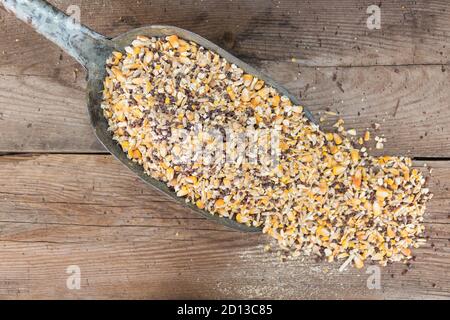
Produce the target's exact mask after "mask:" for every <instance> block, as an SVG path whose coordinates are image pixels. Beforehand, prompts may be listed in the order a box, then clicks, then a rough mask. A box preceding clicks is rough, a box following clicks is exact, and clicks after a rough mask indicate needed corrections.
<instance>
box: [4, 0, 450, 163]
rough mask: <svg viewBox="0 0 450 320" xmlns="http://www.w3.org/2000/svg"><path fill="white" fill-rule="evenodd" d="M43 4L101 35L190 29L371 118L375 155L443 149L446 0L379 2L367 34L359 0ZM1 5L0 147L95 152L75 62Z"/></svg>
mask: <svg viewBox="0 0 450 320" xmlns="http://www.w3.org/2000/svg"><path fill="white" fill-rule="evenodd" d="M52 3H53V4H55V5H56V6H58V7H59V8H61V9H65V8H67V7H68V6H69V4H70V5H79V7H80V10H81V11H80V12H81V20H82V22H83V23H86V24H87V25H89V26H91V27H92V28H93V29H95V30H98V31H99V32H102V33H104V34H107V35H110V36H112V35H117V34H119V33H121V32H125V31H127V30H129V29H131V28H134V27H138V26H142V25H146V24H156V23H161V24H163V23H165V24H173V25H177V26H181V27H184V28H187V29H190V30H193V31H195V32H198V33H199V34H201V35H203V36H205V37H207V38H209V39H211V40H213V41H215V42H217V43H219V44H221V45H223V46H224V47H225V48H227V49H228V50H230V51H231V52H233V53H235V54H237V55H238V56H239V57H241V58H243V59H245V60H247V61H248V62H250V63H251V64H253V65H255V66H257V67H259V68H260V69H262V70H263V71H264V72H265V73H267V74H269V75H272V76H273V77H274V78H276V79H277V80H278V81H279V82H280V83H282V84H285V85H286V86H287V87H288V88H289V89H290V91H291V92H293V93H294V94H296V95H299V96H300V97H301V99H302V101H303V102H304V104H305V106H307V107H309V108H310V109H311V110H312V111H314V112H315V113H316V114H318V112H320V111H323V110H325V109H326V108H330V109H332V110H337V111H339V112H340V116H342V117H343V118H344V119H345V120H346V122H347V123H348V125H349V126H354V127H356V128H357V129H360V131H362V130H365V128H367V127H370V125H371V124H372V123H373V122H379V123H381V124H382V125H383V126H382V128H381V130H380V133H379V134H380V135H381V134H385V135H386V137H387V138H388V139H389V140H390V141H391V142H390V143H388V144H387V145H386V150H385V151H384V152H386V153H389V154H408V155H410V156H413V157H449V156H450V153H449V152H450V151H449V150H450V148H449V146H450V143H449V137H450V132H449V130H450V129H448V126H446V123H448V122H449V120H450V114H449V113H450V108H449V103H448V101H450V99H449V98H450V97H449V95H450V93H449V90H447V88H448V87H449V85H450V76H449V75H450V73H449V71H448V70H447V69H448V66H446V65H444V64H448V56H449V50H450V45H446V44H447V43H449V41H448V40H449V36H450V35H449V30H450V19H448V18H449V17H450V8H448V7H449V5H448V4H447V2H446V1H436V0H433V1H414V2H413V1H386V2H382V13H383V15H382V19H383V20H382V21H383V24H382V25H383V26H384V27H382V29H381V30H375V31H370V32H369V31H368V29H367V28H366V25H365V19H366V16H367V14H366V13H365V9H366V8H367V5H368V4H369V2H367V3H365V2H364V1H363V2H361V1H356V0H345V1H340V2H339V5H338V6H336V5H333V6H330V4H329V1H328V0H321V1H293V0H290V1H280V2H272V1H235V2H227V1H205V2H202V1H183V2H178V1H172V2H166V1H151V2H147V1H137V2H134V1H125V2H124V1H107V0H103V1H89V2H86V1H84V2H82V1H70V3H69V1H66V0H64V1H62V0H60V1H52ZM366 4H367V5H366ZM99 12H101V15H99V14H98V13H99ZM0 14H1V19H0V26H3V27H4V28H3V29H4V33H3V35H4V37H2V40H1V41H0V136H1V137H2V139H0V152H3V153H8V152H64V153H69V152H82V153H85V152H104V149H103V147H102V146H101V145H100V144H99V143H98V142H97V141H96V139H95V137H94V135H93V132H92V130H91V129H90V126H89V123H88V117H87V112H86V109H85V93H84V87H85V82H84V77H85V74H84V72H83V70H81V68H80V66H78V65H77V64H76V63H75V62H74V60H73V59H71V58H70V57H68V56H67V55H66V54H64V53H63V52H62V51H61V50H60V49H58V48H56V47H55V45H53V44H51V43H49V42H48V41H47V40H46V39H44V38H43V37H42V36H40V35H38V34H36V33H34V32H32V31H31V29H29V28H28V27H27V26H26V25H25V24H23V23H21V22H19V21H17V20H16V19H15V18H14V17H13V16H12V15H9V14H7V13H6V12H4V11H2V10H0ZM268 17H270V19H269V18H268ZM335 29H336V30H335ZM363 35H364V36H363ZM315 41H319V42H320V46H319V45H318V44H314V42H315ZM372 51H373V52H372ZM371 52H372V53H371ZM374 52H375V53H376V54H375V53H374ZM292 57H296V60H295V62H292V61H291V58H292ZM330 59H331V60H330ZM379 64H381V65H389V64H391V65H400V66H377V65H379ZM441 64H442V65H441ZM327 65H329V66H330V67H320V68H316V67H314V66H327ZM350 65H352V66H359V67H348V66H350ZM307 66H312V67H307ZM335 66H340V67H335ZM399 124H401V125H399Z"/></svg>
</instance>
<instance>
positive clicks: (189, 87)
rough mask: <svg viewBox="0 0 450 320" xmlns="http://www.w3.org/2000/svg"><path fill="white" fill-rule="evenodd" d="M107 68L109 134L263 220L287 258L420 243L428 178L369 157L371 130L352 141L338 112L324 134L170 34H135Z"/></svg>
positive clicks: (262, 88) (378, 256)
mask: <svg viewBox="0 0 450 320" xmlns="http://www.w3.org/2000/svg"><path fill="white" fill-rule="evenodd" d="M107 73H108V75H107V77H106V78H105V81H104V92H103V97H104V100H103V103H102V108H103V110H104V116H105V117H106V118H107V119H108V122H109V128H110V130H111V131H112V134H113V138H114V139H115V140H117V142H118V143H119V144H120V145H121V146H122V148H123V150H124V152H126V153H128V157H129V158H130V159H133V161H136V162H138V163H139V164H141V165H142V166H143V167H144V169H145V171H146V172H147V173H148V174H149V175H150V176H152V177H154V178H156V179H158V180H161V181H164V182H165V183H167V185H168V186H169V187H171V188H173V189H174V191H175V192H177V195H178V196H180V197H185V198H186V201H189V202H192V203H195V204H196V205H197V206H198V207H199V208H201V209H205V210H207V211H209V212H210V213H211V214H217V215H220V216H224V217H229V218H230V219H236V220H237V221H238V222H240V223H244V224H247V225H253V226H261V227H262V228H263V232H264V233H267V234H268V235H270V236H271V237H273V238H275V239H276V240H277V241H278V243H279V245H280V247H281V248H283V249H284V250H286V251H288V252H289V253H290V255H292V256H296V255H299V254H301V253H304V254H314V255H318V256H321V257H324V258H326V259H327V260H328V261H330V262H331V261H333V260H336V259H339V260H340V259H343V260H344V261H345V264H349V263H353V264H354V265H355V266H356V267H358V268H361V267H363V265H364V260H373V261H378V262H379V263H380V264H382V265H385V264H386V263H387V262H391V261H401V260H406V259H410V258H411V257H412V254H411V249H410V248H411V247H417V246H419V244H420V243H421V242H423V241H424V240H423V239H422V238H421V237H422V235H423V231H424V226H423V223H422V221H423V214H424V210H425V203H426V202H427V200H428V199H430V198H431V194H430V193H429V191H428V189H427V188H425V187H424V184H425V179H424V178H423V176H422V174H421V173H420V172H419V171H418V170H417V169H413V168H411V165H412V164H411V160H410V159H408V158H405V157H389V156H383V157H372V156H370V155H368V154H367V151H366V147H365V146H364V144H365V143H366V142H367V140H369V138H370V137H369V134H368V133H366V134H364V137H361V138H360V139H357V138H354V135H355V132H354V130H349V131H346V130H345V129H344V127H343V121H338V123H336V125H335V128H336V130H335V132H332V133H331V132H329V133H325V132H322V131H321V130H320V129H319V127H318V126H317V125H315V124H313V123H311V122H310V121H308V119H307V118H306V117H305V115H304V113H303V108H302V107H301V106H295V105H293V104H292V103H291V101H290V100H289V99H288V98H287V97H285V96H282V95H280V94H279V93H278V92H277V91H276V90H275V89H274V88H271V87H270V86H268V85H266V84H265V83H264V81H262V80H260V79H258V78H256V77H254V76H253V75H250V74H246V73H245V72H244V71H243V70H242V69H240V68H239V67H237V66H236V65H233V64H230V63H229V62H227V61H226V60H225V59H224V58H222V57H220V56H219V55H218V54H216V53H214V52H212V51H210V50H207V49H205V48H203V47H201V46H199V45H197V44H196V43H194V42H189V41H184V40H182V39H179V38H178V37H177V36H175V35H173V36H169V37H165V38H147V37H143V36H139V37H137V39H136V40H134V41H133V43H132V44H131V46H129V47H127V48H126V49H125V52H124V53H121V52H114V53H113V55H112V56H111V57H110V58H109V59H108V61H107ZM380 139H381V138H380ZM382 142H384V141H381V142H380V141H377V144H378V145H379V144H380V143H382ZM199 151H200V152H199Z"/></svg>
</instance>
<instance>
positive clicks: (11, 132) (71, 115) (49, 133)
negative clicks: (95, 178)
mask: <svg viewBox="0 0 450 320" xmlns="http://www.w3.org/2000/svg"><path fill="white" fill-rule="evenodd" d="M258 66H259V67H260V68H261V69H262V70H263V71H264V72H266V73H267V74H270V75H271V76H272V77H274V78H275V79H276V80H278V81H279V82H280V83H282V84H284V85H285V86H286V87H287V88H288V89H289V91H291V92H292V93H294V94H296V95H297V96H300V97H301V101H302V102H303V103H304V105H305V106H307V107H308V108H309V109H310V110H312V111H313V113H314V114H315V116H316V119H318V118H320V116H321V115H323V114H324V111H325V110H327V109H329V110H331V111H336V112H339V117H342V118H343V119H344V120H345V121H346V124H347V126H348V128H350V127H354V128H356V129H357V130H358V131H359V132H360V134H362V133H363V132H364V131H365V130H366V128H368V127H370V126H371V125H372V124H373V123H380V124H381V128H380V129H379V130H378V132H376V134H378V135H383V134H384V135H385V136H386V137H387V139H388V143H387V144H386V148H385V150H384V151H383V152H385V153H387V154H403V155H409V156H412V157H450V140H449V138H450V127H449V126H448V125H447V124H448V123H449V122H450V108H449V101H450V90H448V87H449V86H450V72H449V71H444V72H442V70H441V67H439V66H404V67H380V66H374V67H364V68H335V67H326V68H309V67H300V66H298V65H297V64H294V63H291V62H285V63H276V62H270V61H263V62H260V64H259V65H258ZM67 72H69V71H68V70H67ZM84 95H85V94H84V91H83V89H82V88H81V87H79V86H78V85H76V86H75V87H72V86H68V85H67V83H65V82H64V81H61V79H59V78H53V77H44V76H20V75H19V76H12V75H8V76H0V136H1V137H2V139H0V152H103V151H104V149H103V147H102V146H101V145H100V144H99V143H98V142H97V140H96V138H95V136H94V134H93V131H92V129H91V127H90V125H89V119H88V115H87V111H86V107H85V100H84ZM327 119H328V121H327V122H325V123H324V127H325V128H329V127H330V124H332V122H333V120H335V119H337V117H327Z"/></svg>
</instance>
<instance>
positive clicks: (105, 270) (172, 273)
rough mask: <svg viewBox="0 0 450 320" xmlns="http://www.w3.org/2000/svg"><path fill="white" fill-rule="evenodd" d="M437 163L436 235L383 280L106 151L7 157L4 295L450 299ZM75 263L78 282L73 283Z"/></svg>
mask: <svg viewBox="0 0 450 320" xmlns="http://www.w3.org/2000/svg"><path fill="white" fill-rule="evenodd" d="M416 165H417V166H418V167H422V166H423V163H421V162H417V163H416ZM432 166H433V168H434V170H433V172H432V176H431V180H430V188H431V190H432V192H434V193H435V197H434V198H433V200H432V201H431V202H430V204H429V208H428V211H427V214H426V222H427V226H428V227H427V234H428V236H429V237H430V240H429V242H428V244H427V245H426V246H424V247H423V248H420V249H418V250H415V254H416V259H415V261H413V262H412V263H411V265H410V266H409V267H407V266H405V265H403V264H393V265H390V266H388V267H386V268H382V269H381V289H379V290H377V289H368V288H367V279H368V277H369V276H370V274H366V273H365V270H359V271H358V270H348V271H345V272H343V273H339V272H338V271H337V269H338V268H339V265H338V264H327V263H321V262H316V261H314V259H312V258H304V259H299V260H295V261H287V262H284V263H281V262H279V260H278V258H277V257H276V254H274V253H273V254H270V253H264V252H263V250H262V248H263V245H264V244H265V243H266V242H267V238H266V236H264V235H259V234H244V233H238V232H234V231H230V230H228V229H225V228H223V227H220V226H218V225H215V224H214V223H212V222H210V221H207V220H204V219H202V218H199V217H197V216H196V215H195V214H194V213H192V212H189V211H188V210H187V209H185V208H183V207H181V206H179V205H177V204H174V203H173V202H171V201H170V200H169V199H167V198H166V197H165V196H162V195H160V194H159V193H157V192H155V191H154V190H152V189H151V188H150V187H149V186H146V185H144V184H143V183H142V182H141V181H140V180H138V179H137V178H135V177H134V176H132V175H131V174H130V173H129V172H128V171H127V169H126V168H124V167H122V166H121V165H120V164H119V163H118V162H117V161H115V160H113V159H112V157H111V156H106V155H29V156H27V155H22V156H2V157H0V176H1V177H2V179H1V180H0V230H1V232H0V298H76V297H78V298H278V299H283V298H286V299H287V298H338V299H343V298H357V299H358V298H405V299H406V298H449V297H450V277H449V275H450V274H449V268H448V266H449V263H450V242H449V239H450V223H449V222H450V221H449V216H448V205H449V199H448V188H449V187H450V182H449V181H450V179H449V178H450V162H449V161H435V162H433V163H432ZM69 265H78V266H79V267H80V268H81V278H82V282H81V290H68V289H67V288H66V279H67V277H68V275H67V274H66V273H65V271H66V268H67V267H68V266H69Z"/></svg>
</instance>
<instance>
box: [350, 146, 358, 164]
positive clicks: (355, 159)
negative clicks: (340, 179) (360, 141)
mask: <svg viewBox="0 0 450 320" xmlns="http://www.w3.org/2000/svg"><path fill="white" fill-rule="evenodd" d="M350 157H351V158H352V161H353V163H357V162H358V161H359V150H356V149H352V150H351V151H350Z"/></svg>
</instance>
